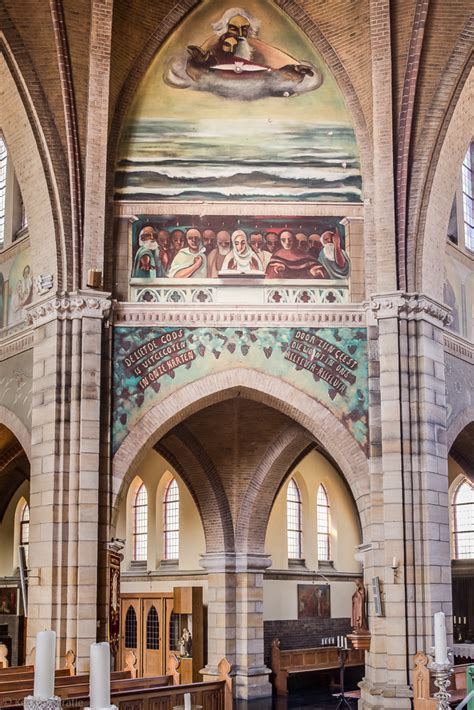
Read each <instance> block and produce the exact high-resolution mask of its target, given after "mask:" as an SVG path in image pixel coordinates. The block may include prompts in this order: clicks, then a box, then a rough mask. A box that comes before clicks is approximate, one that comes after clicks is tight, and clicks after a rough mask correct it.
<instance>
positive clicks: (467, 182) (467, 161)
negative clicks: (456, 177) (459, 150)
mask: <svg viewBox="0 0 474 710" xmlns="http://www.w3.org/2000/svg"><path fill="white" fill-rule="evenodd" d="M473 170H474V141H473V142H472V143H471V145H470V146H469V148H468V149H467V153H466V155H465V156H464V160H463V163H462V206H463V216H464V243H465V245H466V249H469V251H474V215H473V209H472V203H473V199H474V183H473Z"/></svg>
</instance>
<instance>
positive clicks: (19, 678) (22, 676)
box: [0, 666, 73, 691]
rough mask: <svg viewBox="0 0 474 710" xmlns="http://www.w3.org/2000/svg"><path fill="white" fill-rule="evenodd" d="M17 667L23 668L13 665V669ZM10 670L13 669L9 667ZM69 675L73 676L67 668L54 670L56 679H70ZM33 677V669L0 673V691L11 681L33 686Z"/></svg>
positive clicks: (22, 667)
mask: <svg viewBox="0 0 474 710" xmlns="http://www.w3.org/2000/svg"><path fill="white" fill-rule="evenodd" d="M17 668H19V669H20V671H21V670H23V669H24V668H25V666H15V670H16V669H17ZM10 670H13V668H11V669H10ZM71 677H73V676H71V675H70V674H69V670H68V669H67V668H60V669H58V670H56V671H55V678H57V679H59V678H66V679H70V678H71ZM34 678H35V675H34V671H26V672H24V673H21V672H16V673H2V674H1V675H0V691H2V690H3V686H4V685H9V684H11V683H17V684H18V683H23V684H24V685H28V684H29V685H31V687H33V682H34ZM7 690H8V688H7Z"/></svg>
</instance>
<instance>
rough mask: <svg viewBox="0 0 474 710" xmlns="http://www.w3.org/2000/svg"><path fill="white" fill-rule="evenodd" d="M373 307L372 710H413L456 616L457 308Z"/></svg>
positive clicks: (415, 298) (394, 300)
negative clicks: (423, 665) (452, 329)
mask: <svg viewBox="0 0 474 710" xmlns="http://www.w3.org/2000/svg"><path fill="white" fill-rule="evenodd" d="M371 309H372V314H373V317H374V319H373V322H372V325H371V326H370V330H371V331H372V336H373V337H372V338H371V342H372V344H373V349H377V350H378V351H377V352H376V353H374V352H372V353H371V377H370V385H369V387H370V392H371V397H372V403H371V415H372V413H373V420H372V422H371V446H372V456H371V496H372V501H371V502H372V509H371V526H370V538H371V539H370V543H371V544H370V545H369V546H368V548H367V552H366V553H365V574H366V581H367V582H370V579H371V578H372V577H374V576H378V577H379V578H380V580H381V582H382V589H383V597H384V616H383V617H375V616H374V608H373V604H372V603H371V604H370V606H369V609H370V612H371V630H372V644H371V650H370V653H368V654H367V664H366V678H365V679H364V681H363V683H362V688H363V706H364V707H384V708H400V707H407V708H408V707H410V696H411V689H410V683H411V667H412V657H413V655H414V653H415V652H416V651H417V650H427V649H428V647H429V645H430V644H431V624H432V614H433V613H434V612H435V611H437V610H438V609H440V608H444V610H445V611H448V612H449V611H450V607H449V600H450V588H449V580H442V579H441V576H442V572H441V568H442V566H443V565H444V567H445V569H446V570H448V572H449V569H450V560H449V536H448V507H447V488H448V481H447V451H446V445H445V443H443V442H444V440H445V439H444V437H445V429H446V420H445V417H446V413H445V399H444V368H443V358H444V353H443V338H442V335H443V327H444V324H445V323H446V321H447V318H448V311H447V309H446V308H445V307H444V306H442V305H440V304H437V303H435V302H434V301H432V300H431V299H428V298H426V297H424V296H421V295H419V294H406V293H402V292H395V293H389V294H382V295H380V296H374V297H373V299H372V303H371ZM377 400H378V401H377ZM443 491H444V493H443ZM367 541H368V540H367ZM393 558H396V560H397V561H398V568H397V569H396V570H395V571H394V570H393V569H392V560H393ZM436 560H438V561H437V562H435V561H436ZM433 564H437V565H439V567H438V572H439V574H438V575H436V574H433V567H432V566H433ZM371 602H372V599H371ZM433 602H434V603H433Z"/></svg>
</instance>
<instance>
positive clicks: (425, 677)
mask: <svg viewBox="0 0 474 710" xmlns="http://www.w3.org/2000/svg"><path fill="white" fill-rule="evenodd" d="M428 660H429V659H428V656H427V655H426V654H424V653H421V652H418V653H417V654H415V657H414V659H413V708H414V710H436V699H435V698H434V694H435V692H436V688H435V686H434V684H433V678H432V676H431V673H430V670H429V668H428ZM469 667H470V664H463V665H459V666H454V668H453V673H452V675H451V679H450V680H451V685H450V687H449V688H448V690H449V692H450V693H451V701H450V702H451V705H458V703H460V702H461V700H463V698H464V697H465V695H466V694H467V669H468V668H469Z"/></svg>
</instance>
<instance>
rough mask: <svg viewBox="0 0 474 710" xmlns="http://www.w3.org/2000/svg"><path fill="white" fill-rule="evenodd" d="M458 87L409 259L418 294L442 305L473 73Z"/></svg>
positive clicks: (469, 132)
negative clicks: (451, 221) (449, 232)
mask: <svg viewBox="0 0 474 710" xmlns="http://www.w3.org/2000/svg"><path fill="white" fill-rule="evenodd" d="M463 78H464V79H465V81H464V84H463V85H462V83H461V84H460V85H459V86H458V87H457V88H458V90H459V91H460V93H458V94H455V96H454V98H453V101H452V104H453V105H452V107H451V111H450V112H448V115H447V119H446V124H447V125H445V126H443V128H442V130H440V134H439V140H438V147H437V151H436V154H435V159H433V163H432V169H431V174H429V175H428V178H427V181H426V182H427V184H426V188H425V195H424V200H423V202H424V204H422V205H421V210H420V223H419V228H418V230H417V233H418V234H419V238H418V242H417V243H416V240H415V237H414V236H413V234H414V233H413V232H411V241H412V244H411V245H408V251H409V255H410V253H411V255H412V256H413V254H414V253H415V246H414V243H416V262H415V265H416V269H415V270H414V272H412V276H411V279H412V281H411V283H412V284H413V288H414V290H416V291H420V292H422V293H426V294H428V295H430V296H431V297H432V298H434V299H436V300H439V301H443V284H444V255H445V251H446V239H447V233H448V222H449V215H450V212H451V206H452V202H453V197H454V192H455V189H456V184H457V179H458V175H459V172H460V170H461V164H462V161H463V158H464V155H465V153H466V150H467V147H468V145H469V142H470V141H471V140H472V136H473V125H474V70H473V68H470V71H469V74H468V76H467V77H463Z"/></svg>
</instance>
